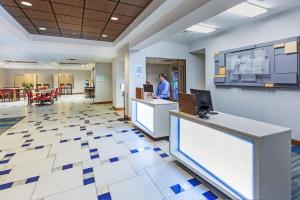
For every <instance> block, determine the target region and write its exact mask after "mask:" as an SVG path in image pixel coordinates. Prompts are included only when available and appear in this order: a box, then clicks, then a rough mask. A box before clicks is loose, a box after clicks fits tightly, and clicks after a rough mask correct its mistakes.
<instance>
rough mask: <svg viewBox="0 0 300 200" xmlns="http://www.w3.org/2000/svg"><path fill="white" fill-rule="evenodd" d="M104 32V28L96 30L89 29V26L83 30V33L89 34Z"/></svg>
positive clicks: (94, 28)
mask: <svg viewBox="0 0 300 200" xmlns="http://www.w3.org/2000/svg"><path fill="white" fill-rule="evenodd" d="M102 31H103V29H102V28H96V27H89V26H84V27H83V28H82V32H89V33H99V35H100V33H101V32H102Z"/></svg>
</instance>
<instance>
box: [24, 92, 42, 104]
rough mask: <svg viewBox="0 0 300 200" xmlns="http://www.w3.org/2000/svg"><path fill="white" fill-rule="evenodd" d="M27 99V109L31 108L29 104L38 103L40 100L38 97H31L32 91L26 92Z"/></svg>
mask: <svg viewBox="0 0 300 200" xmlns="http://www.w3.org/2000/svg"><path fill="white" fill-rule="evenodd" d="M26 93H27V99H28V104H27V107H31V104H32V103H33V102H34V101H36V102H38V101H40V100H41V97H40V96H35V97H34V96H33V94H32V91H31V90H28V91H27V92H26Z"/></svg>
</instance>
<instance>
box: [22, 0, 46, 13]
mask: <svg viewBox="0 0 300 200" xmlns="http://www.w3.org/2000/svg"><path fill="white" fill-rule="evenodd" d="M16 2H18V4H19V6H20V7H21V8H25V9H30V10H38V11H42V12H52V9H51V6H50V3H49V1H42V0H30V1H29V0H28V2H30V3H32V6H30V7H28V6H24V5H23V4H21V1H16Z"/></svg>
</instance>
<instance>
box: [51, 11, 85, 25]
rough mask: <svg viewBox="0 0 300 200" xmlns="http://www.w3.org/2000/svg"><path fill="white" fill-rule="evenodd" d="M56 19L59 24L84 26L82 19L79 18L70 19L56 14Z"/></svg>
mask: <svg viewBox="0 0 300 200" xmlns="http://www.w3.org/2000/svg"><path fill="white" fill-rule="evenodd" d="M56 19H57V21H58V22H60V23H65V24H77V25H81V24H82V18H78V17H70V16H64V15H59V14H56Z"/></svg>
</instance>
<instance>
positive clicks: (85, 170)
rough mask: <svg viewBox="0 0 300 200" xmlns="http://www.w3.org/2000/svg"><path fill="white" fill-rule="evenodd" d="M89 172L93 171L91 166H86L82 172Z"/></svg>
mask: <svg viewBox="0 0 300 200" xmlns="http://www.w3.org/2000/svg"><path fill="white" fill-rule="evenodd" d="M91 172H93V168H92V167H90V168H86V169H84V170H83V174H87V173H91Z"/></svg>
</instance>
